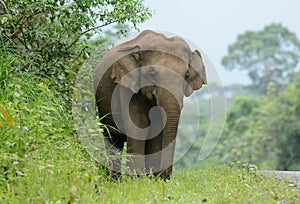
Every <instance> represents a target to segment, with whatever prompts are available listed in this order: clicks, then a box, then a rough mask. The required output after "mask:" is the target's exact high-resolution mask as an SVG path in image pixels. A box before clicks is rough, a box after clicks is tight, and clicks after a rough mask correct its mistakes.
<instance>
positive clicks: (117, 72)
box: [111, 45, 141, 93]
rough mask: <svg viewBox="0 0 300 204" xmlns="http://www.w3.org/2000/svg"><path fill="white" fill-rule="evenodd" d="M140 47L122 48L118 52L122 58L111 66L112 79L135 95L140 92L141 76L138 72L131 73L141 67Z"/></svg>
mask: <svg viewBox="0 0 300 204" xmlns="http://www.w3.org/2000/svg"><path fill="white" fill-rule="evenodd" d="M139 50H140V47H139V46H138V45H134V46H126V47H121V48H120V49H118V50H117V52H119V53H121V55H122V57H121V58H120V59H119V60H118V61H116V62H115V63H114V64H113V65H112V66H111V70H112V71H111V78H112V79H113V80H114V82H115V83H119V84H122V85H123V86H125V87H127V88H129V89H131V90H132V91H134V92H135V93H136V92H137V91H138V85H139V76H138V74H137V72H133V74H130V73H129V72H130V71H132V70H134V69H135V68H138V67H140V66H141V65H140V56H139V53H138V51H139Z"/></svg>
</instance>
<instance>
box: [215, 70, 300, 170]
mask: <svg viewBox="0 0 300 204" xmlns="http://www.w3.org/2000/svg"><path fill="white" fill-rule="evenodd" d="M267 90H268V92H267V94H266V95H264V96H261V97H260V98H259V99H257V98H251V97H236V98H235V101H234V102H233V105H232V106H231V108H230V110H229V113H228V117H227V121H226V127H225V130H224V132H223V137H222V140H221V141H220V144H219V145H218V148H217V152H218V155H219V156H220V157H221V158H222V160H223V161H224V162H228V161H233V160H242V161H244V162H250V163H256V164H259V165H261V166H262V167H263V168H267V169H277V170H300V165H299V164H300V149H299V146H300V122H299V121H300V105H299V104H300V73H297V74H295V76H294V77H293V80H292V81H291V82H290V83H289V84H288V85H287V86H286V89H284V90H281V91H277V90H276V86H275V85H274V84H272V83H271V84H269V86H268V88H267Z"/></svg>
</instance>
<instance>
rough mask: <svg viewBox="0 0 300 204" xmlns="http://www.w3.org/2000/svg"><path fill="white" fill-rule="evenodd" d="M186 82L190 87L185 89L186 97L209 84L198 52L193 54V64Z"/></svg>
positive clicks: (190, 66)
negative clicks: (203, 85)
mask: <svg viewBox="0 0 300 204" xmlns="http://www.w3.org/2000/svg"><path fill="white" fill-rule="evenodd" d="M186 81H187V83H188V86H187V87H186V88H185V94H184V95H185V96H190V95H191V94H192V93H193V91H194V90H198V89H200V88H201V87H202V84H207V79H206V71H205V67H204V64H203V61H202V57H201V54H200V52H199V51H198V50H195V51H194V52H193V53H192V57H191V63H190V65H189V70H188V72H187V74H186Z"/></svg>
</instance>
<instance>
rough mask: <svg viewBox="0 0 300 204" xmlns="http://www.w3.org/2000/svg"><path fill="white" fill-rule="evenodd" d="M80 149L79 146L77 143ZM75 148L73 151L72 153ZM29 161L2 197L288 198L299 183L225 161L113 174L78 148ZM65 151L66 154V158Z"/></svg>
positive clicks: (293, 195)
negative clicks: (160, 172) (156, 174)
mask: <svg viewBox="0 0 300 204" xmlns="http://www.w3.org/2000/svg"><path fill="white" fill-rule="evenodd" d="M78 151H79V149H78ZM69 153H71V154H69ZM59 154H60V157H59V158H58V159H56V157H55V156H56V155H52V156H53V158H52V159H51V158H50V157H49V159H47V160H43V161H30V162H27V163H26V164H25V166H24V172H23V175H22V176H18V178H16V179H15V180H14V182H11V183H6V185H2V186H1V187H0V194H1V196H0V203H68V202H72V203H202V202H208V203H277V202H279V201H286V202H289V203H297V202H300V198H299V188H298V189H297V188H296V187H289V182H287V181H285V180H281V181H279V180H276V179H274V178H269V177H268V178H265V177H263V176H261V175H258V174H256V173H254V172H252V173H251V172H249V171H247V170H245V169H242V168H232V167H229V166H225V165H221V166H217V167H214V168H210V169H207V170H189V171H186V172H180V173H175V174H174V175H173V177H172V179H171V180H169V181H163V180H160V179H149V178H146V177H143V178H130V177H123V178H122V179H121V180H117V181H114V180H109V179H107V178H106V177H105V176H104V174H103V173H102V172H101V171H100V170H99V169H98V168H97V166H96V165H94V163H93V162H91V161H87V160H85V159H84V158H82V156H83V155H81V153H80V152H77V153H76V151H74V150H72V152H69V150H66V149H65V150H63V151H62V150H60V153H59ZM62 157H65V158H62Z"/></svg>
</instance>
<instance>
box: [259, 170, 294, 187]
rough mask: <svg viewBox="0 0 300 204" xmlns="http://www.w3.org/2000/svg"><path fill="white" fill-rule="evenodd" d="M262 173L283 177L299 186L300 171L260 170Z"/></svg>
mask: <svg viewBox="0 0 300 204" xmlns="http://www.w3.org/2000/svg"><path fill="white" fill-rule="evenodd" d="M261 173H262V174H263V175H266V176H275V177H276V178H282V177H285V178H287V179H288V180H291V181H292V182H295V183H296V184H298V185H299V186H300V171H261Z"/></svg>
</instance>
